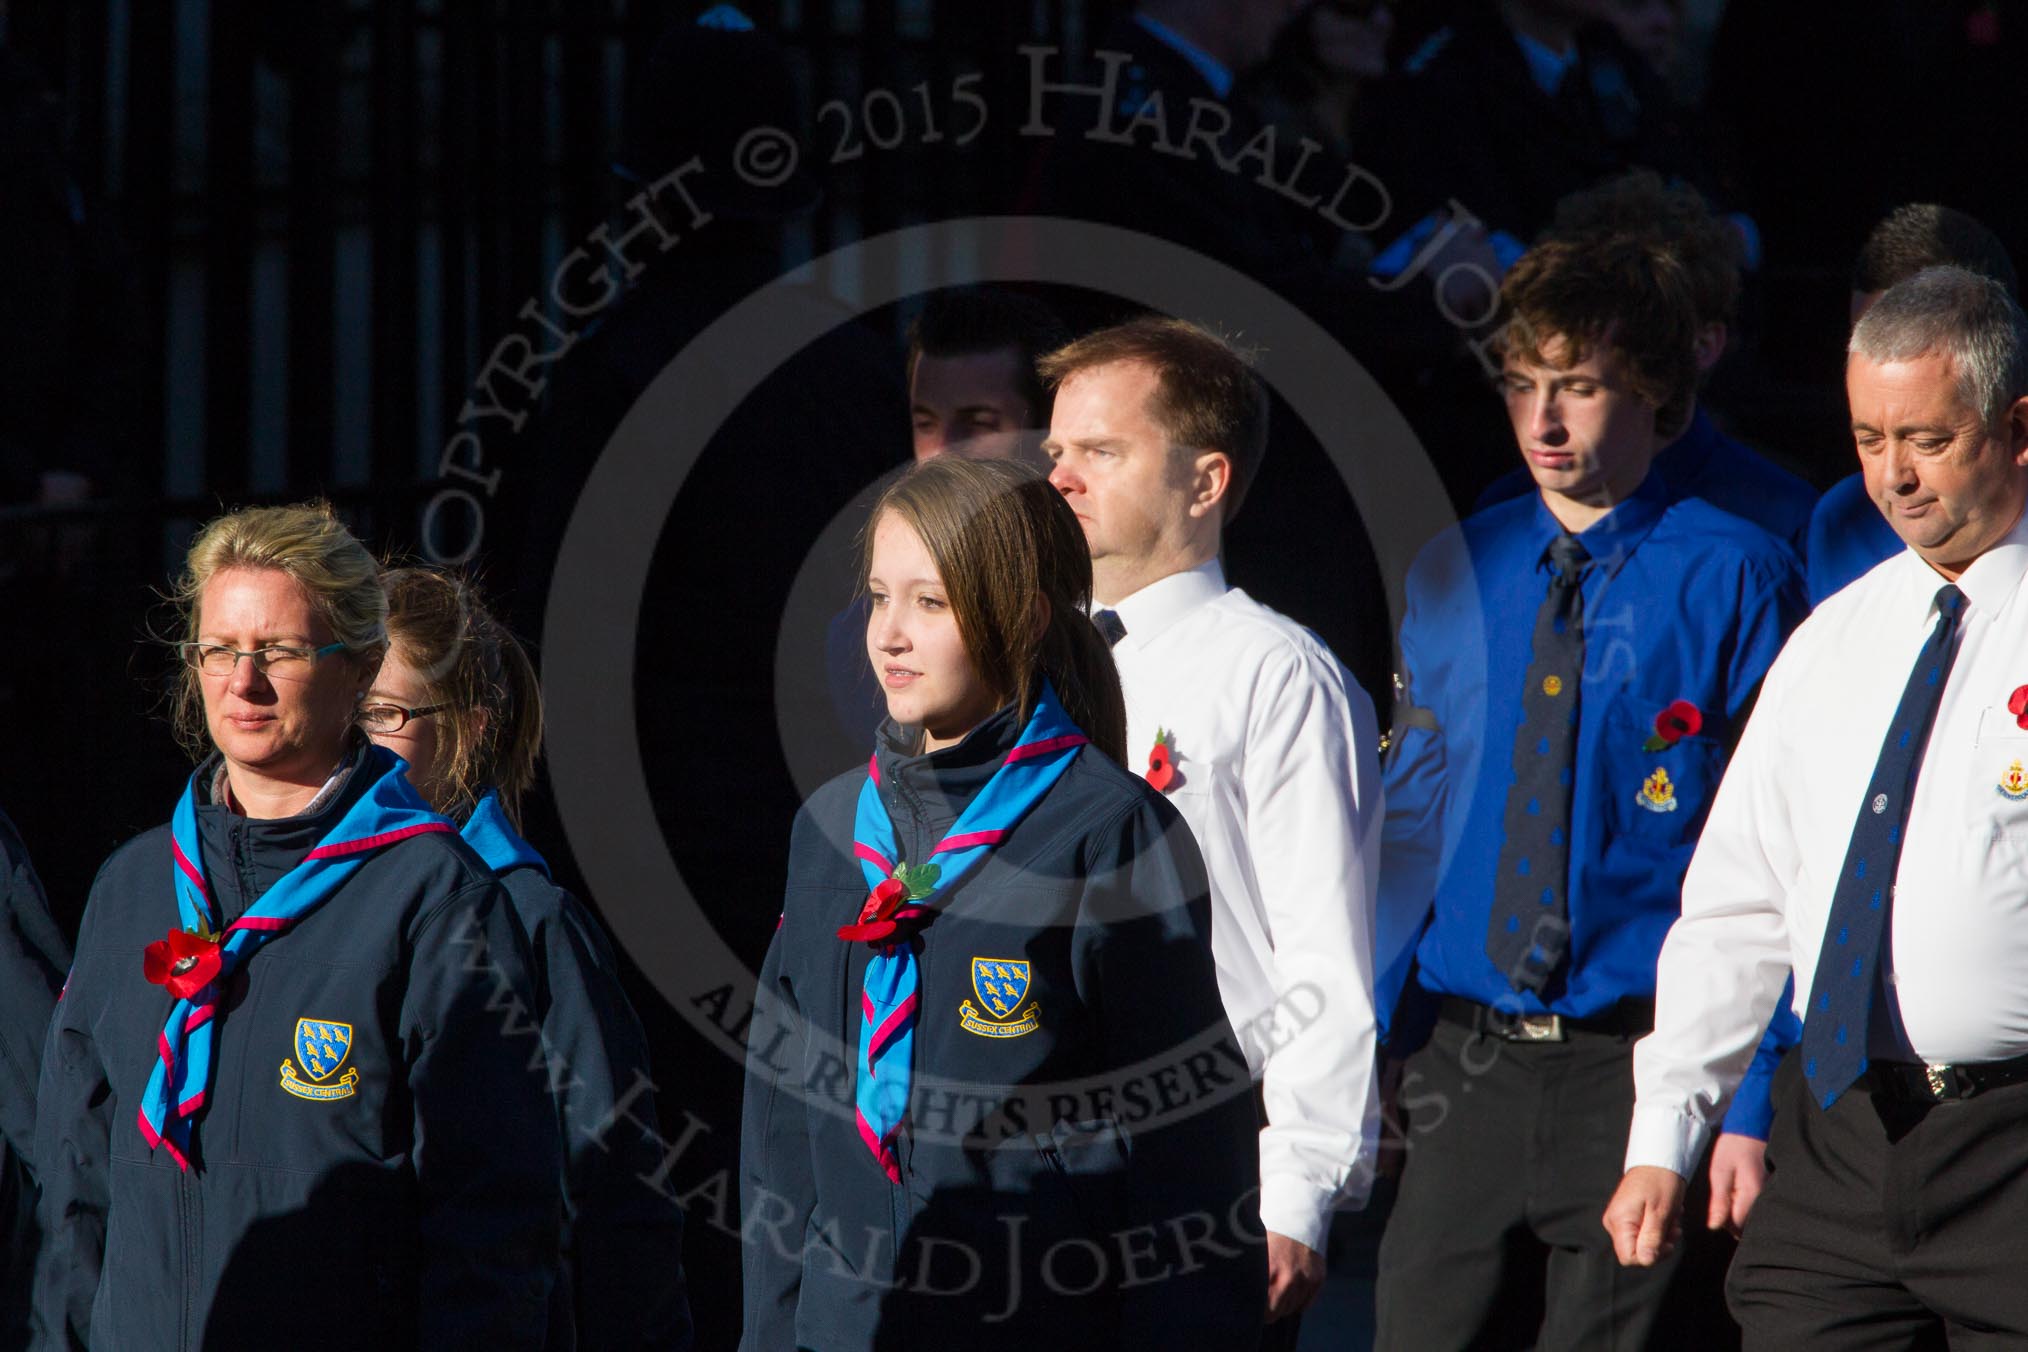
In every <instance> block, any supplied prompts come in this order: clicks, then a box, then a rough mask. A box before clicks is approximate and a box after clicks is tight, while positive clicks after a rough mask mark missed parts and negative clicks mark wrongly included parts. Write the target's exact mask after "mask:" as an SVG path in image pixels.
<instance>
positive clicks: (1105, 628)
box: [1091, 610, 1127, 648]
mask: <svg viewBox="0 0 2028 1352" xmlns="http://www.w3.org/2000/svg"><path fill="white" fill-rule="evenodd" d="M1091 622H1092V626H1093V627H1094V628H1095V629H1097V630H1098V631H1099V635H1100V637H1102V638H1104V639H1105V641H1106V646H1107V647H1108V648H1117V647H1119V645H1120V640H1121V639H1123V638H1125V637H1126V636H1127V626H1126V622H1125V621H1123V620H1122V619H1120V612H1119V611H1117V610H1101V611H1097V612H1095V613H1094V614H1093V615H1092V617H1091Z"/></svg>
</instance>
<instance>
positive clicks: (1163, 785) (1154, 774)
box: [1147, 728, 1176, 793]
mask: <svg viewBox="0 0 2028 1352" xmlns="http://www.w3.org/2000/svg"><path fill="white" fill-rule="evenodd" d="M1147 778H1148V787H1149V788H1151V789H1153V790H1154V791H1155V792H1156V793H1167V792H1168V791H1169V785H1170V784H1171V783H1173V782H1174V781H1175V779H1176V761H1175V759H1174V757H1172V756H1171V755H1170V754H1169V739H1168V737H1167V736H1165V735H1164V734H1163V732H1162V731H1161V729H1159V728H1157V729H1156V730H1155V749H1154V750H1152V751H1150V752H1149V753H1148V775H1147Z"/></svg>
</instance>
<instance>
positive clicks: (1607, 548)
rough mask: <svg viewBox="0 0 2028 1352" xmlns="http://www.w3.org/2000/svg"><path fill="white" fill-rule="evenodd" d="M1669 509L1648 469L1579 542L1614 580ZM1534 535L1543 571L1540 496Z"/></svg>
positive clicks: (1546, 536) (1545, 531)
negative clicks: (1637, 482) (1638, 484)
mask: <svg viewBox="0 0 2028 1352" xmlns="http://www.w3.org/2000/svg"><path fill="white" fill-rule="evenodd" d="M1668 509H1669V487H1668V485H1667V484H1665V483H1663V482H1662V476H1661V475H1660V474H1659V473H1658V472H1656V471H1655V470H1654V469H1652V468H1650V469H1649V470H1648V477H1647V478H1645V479H1643V480H1641V486H1640V487H1639V488H1636V489H1635V490H1634V491H1633V495H1632V496H1631V497H1628V498H1625V499H1623V500H1622V501H1621V502H1620V503H1619V504H1618V505H1616V506H1615V507H1614V508H1613V509H1612V510H1611V511H1610V512H1607V513H1606V514H1605V515H1604V516H1602V517H1600V518H1599V519H1598V520H1596V521H1594V522H1592V524H1591V525H1589V526H1587V527H1586V528H1585V529H1584V530H1582V531H1580V532H1579V533H1578V537H1577V538H1578V541H1579V543H1581V544H1582V545H1583V546H1584V548H1585V551H1586V552H1587V553H1589V554H1590V555H1591V557H1592V561H1593V562H1594V563H1596V564H1600V565H1602V566H1604V568H1605V570H1606V574H1607V576H1609V577H1613V576H1617V575H1618V574H1619V571H1620V569H1621V568H1623V567H1625V566H1626V562H1627V560H1628V559H1630V558H1632V557H1633V554H1634V551H1635V550H1636V549H1638V548H1640V545H1641V541H1643V540H1645V539H1647V538H1648V532H1649V531H1651V530H1653V529H1654V528H1655V523H1656V522H1658V521H1660V520H1661V519H1662V513H1663V512H1665V511H1667V510H1668ZM1535 534H1536V537H1537V539H1536V544H1537V546H1538V548H1537V551H1536V554H1535V561H1536V567H1538V568H1546V567H1548V566H1549V565H1548V556H1549V542H1550V541H1551V540H1554V539H1555V538H1556V537H1557V536H1559V535H1561V534H1563V525H1562V523H1561V522H1559V521H1558V520H1557V519H1556V518H1555V517H1553V516H1551V515H1550V514H1549V506H1548V504H1547V503H1545V502H1543V500H1542V494H1540V493H1537V494H1536V495H1535ZM1129 632H1131V629H1130V630H1129Z"/></svg>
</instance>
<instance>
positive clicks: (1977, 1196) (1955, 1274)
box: [1605, 267, 2028, 1349]
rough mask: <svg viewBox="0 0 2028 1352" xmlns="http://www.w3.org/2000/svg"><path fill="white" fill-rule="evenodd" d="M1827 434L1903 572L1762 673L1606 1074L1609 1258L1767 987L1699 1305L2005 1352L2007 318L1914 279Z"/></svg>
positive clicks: (1858, 353) (2012, 339)
mask: <svg viewBox="0 0 2028 1352" xmlns="http://www.w3.org/2000/svg"><path fill="white" fill-rule="evenodd" d="M1846 387H1847V393H1848V395H1849V397H1850V400H1851V410H1852V433H1853V437H1854V439H1855V441H1856V442H1857V444H1858V450H1859V462H1860V468H1861V471H1862V473H1863V474H1864V475H1865V482H1866V488H1867V492H1868V494H1869V495H1870V496H1871V497H1872V498H1873V500H1874V502H1875V503H1876V504H1877V505H1878V506H1879V507H1880V510H1881V511H1882V512H1883V513H1884V514H1885V515H1886V517H1887V520H1888V521H1889V523H1890V524H1891V525H1892V526H1893V527H1894V530H1895V533H1896V534H1897V535H1899V536H1900V537H1901V539H1902V540H1903V541H1904V542H1905V543H1906V544H1907V546H1908V548H1907V549H1906V550H1904V551H1903V552H1902V553H1901V554H1900V555H1898V556H1897V557H1895V558H1893V559H1892V560H1890V561H1888V562H1887V563H1885V564H1883V565H1881V566H1880V567H1878V568H1876V569H1874V570H1873V571H1872V572H1870V573H1868V574H1866V575H1865V576H1864V577H1862V578H1861V579H1859V580H1858V581H1857V582H1855V583H1853V584H1852V585H1851V586H1849V587H1847V588H1846V589H1845V590H1843V591H1841V592H1839V593H1838V594H1837V595H1835V596H1833V597H1831V598H1830V599H1828V600H1827V601H1825V602H1824V603H1823V604H1822V605H1821V606H1819V607H1818V608H1817V610H1816V612H1815V614H1813V615H1812V616H1811V618H1810V619H1809V620H1808V621H1807V622H1805V623H1804V625H1803V626H1802V627H1801V628H1800V629H1798V630H1797V631H1796V633H1795V636H1794V637H1793V638H1792V639H1791V640H1790V642H1789V644H1788V646H1787V647H1786V648H1785V649H1784V650H1783V651H1782V654H1781V657H1780V658H1779V659H1777V660H1776V662H1775V664H1774V667H1773V668H1772V669H1771V670H1770V671H1769V673H1768V677H1767V681H1766V684H1765V686H1764V687H1763V690H1762V693H1761V697H1760V702H1759V705H1758V707H1757V709H1756V710H1755V713H1754V715H1753V718H1752V720H1751V722H1750V723H1749V724H1748V726H1747V729H1746V733H1745V735H1744V737H1743V738H1742V739H1741V742H1740V745H1739V750H1738V751H1737V752H1736V753H1735V754H1734V756H1733V758H1732V764H1731V767H1730V769H1729V770H1728V771H1727V774H1726V777H1725V782H1724V786H1723V787H1722V788H1721V789H1720V790H1719V793H1718V797H1717V801H1716V802H1715V803H1714V804H1713V807H1712V811H1711V818H1710V821H1709V822H1708V823H1707V824H1706V826H1705V828H1704V834H1703V836H1702V837H1701V838H1700V839H1699V842H1698V846H1697V852H1696V855H1695V858H1694V859H1693V861H1692V863H1691V865H1690V872H1689V875H1688V876H1687V878H1686V879H1685V880H1684V884H1683V915H1682V918H1681V919H1680V920H1678V921H1677V922H1676V924H1675V926H1674V928H1673V929H1672V930H1671V931H1670V934H1669V937H1668V940H1667V942H1666V943H1665V944H1664V945H1663V948H1662V957H1661V965H1660V973H1659V987H1658V993H1657V1000H1656V1011H1655V1031H1654V1033H1653V1034H1652V1035H1651V1036H1649V1037H1648V1038H1646V1039H1644V1040H1643V1041H1642V1042H1641V1044H1640V1045H1639V1047H1637V1048H1636V1050H1635V1052H1634V1074H1635V1086H1636V1094H1637V1099H1636V1105H1635V1109H1634V1120H1633V1128H1632V1132H1631V1137H1630V1140H1629V1143H1628V1148H1627V1160H1626V1162H1627V1173H1626V1176H1625V1178H1624V1179H1623V1180H1622V1181H1621V1184H1620V1188H1619V1191H1618V1192H1617V1193H1616V1194H1615V1196H1614V1198H1613V1201H1612V1204H1611V1205H1610V1206H1609V1207H1608V1208H1607V1210H1606V1214H1605V1226H1606V1229H1607V1230H1608V1231H1609V1232H1611V1234H1612V1237H1613V1244H1614V1248H1615V1250H1616V1251H1617V1253H1618V1255H1619V1258H1620V1261H1621V1262H1623V1263H1627V1264H1632V1265H1648V1264H1652V1263H1654V1262H1655V1261H1656V1260H1657V1258H1658V1257H1659V1256H1660V1255H1662V1254H1665V1253H1666V1252H1668V1250H1669V1249H1670V1247H1671V1246H1672V1245H1673V1243H1674V1242H1675V1237H1676V1234H1677V1230H1678V1225H1679V1218H1680V1211H1681V1205H1682V1197H1683V1191H1684V1181H1683V1180H1684V1178H1685V1177H1687V1176H1688V1175H1689V1173H1690V1171H1691V1169H1692V1168H1694V1167H1695V1165H1696V1162H1697V1159H1698V1156H1699V1153H1700V1152H1701V1151H1702V1149H1703V1146H1704V1141H1705V1139H1706V1137H1707V1136H1708V1135H1709V1133H1710V1131H1711V1126H1712V1123H1714V1122H1715V1121H1716V1120H1717V1118H1718V1115H1719V1114H1720V1112H1722V1111H1723V1109H1724V1106H1725V1101H1726V1098H1727V1096H1728V1095H1729V1094H1730V1093H1731V1090H1732V1087H1733V1086H1734V1085H1735V1084H1736V1083H1737V1082H1738V1080H1739V1077H1740V1073H1741V1072H1742V1071H1743V1070H1744V1069H1745V1067H1746V1064H1747V1062H1748V1060H1749V1058H1750V1057H1751V1056H1752V1055H1753V1051H1754V1046H1755V1043H1756V1042H1757V1040H1758V1038H1759V1036H1760V1030H1761V1029H1762V1028H1763V1027H1765V1026H1766V1024H1767V1020H1768V1015H1769V1013H1770V1012H1771V1011H1772V1009H1773V1007H1774V1004H1775V1001H1776V999H1777V997H1778V995H1779V993H1780V991H1781V989H1782V982H1783V978H1784V977H1785V976H1786V974H1787V973H1788V971H1789V970H1790V968H1791V967H1793V968H1794V971H1795V974H1796V995H1795V1008H1796V1012H1797V1013H1798V1014H1799V1015H1800V1016H1802V1017H1803V1020H1804V1023H1803V1041H1802V1046H1801V1048H1800V1049H1799V1051H1798V1053H1797V1054H1796V1055H1793V1056H1791V1057H1789V1059H1788V1060H1787V1062H1786V1063H1785V1064H1784V1065H1783V1067H1782V1070H1781V1071H1780V1073H1778V1074H1777V1076H1776V1080H1775V1122H1774V1130H1773V1134H1772V1136H1771V1137H1770V1140H1769V1144H1768V1160H1769V1164H1770V1166H1771V1173H1770V1176H1769V1182H1768V1186H1767V1190H1766V1191H1765V1192H1764V1193H1763V1194H1762V1195H1761V1198H1760V1202H1759V1206H1758V1208H1757V1209H1756V1210H1755V1212H1754V1214H1753V1219H1752V1222H1751V1223H1750V1224H1749V1225H1748V1226H1747V1228H1746V1233H1745V1236H1744V1238H1743V1239H1742V1240H1741V1243H1740V1247H1739V1253H1738V1256H1737V1258H1736V1259H1735V1260H1734V1263H1733V1267H1732V1273H1731V1277H1730V1279H1729V1281H1728V1283H1727V1296H1728V1300H1729V1302H1730V1304H1731V1307H1732V1312H1733V1314H1734V1316H1735V1317H1736V1318H1737V1319H1738V1320H1739V1321H1740V1324H1741V1325H1742V1326H1743V1327H1744V1329H1745V1331H1746V1346H1747V1347H1748V1348H1749V1349H1751V1348H1774V1347H1782V1348H1788V1347H1795V1346H1801V1347H1808V1348H1811V1349H1818V1348H1832V1349H1838V1348H1862V1347H1863V1348H1875V1347H1903V1346H1910V1345H1914V1344H1917V1343H1924V1342H1926V1341H1927V1340H1928V1339H1930V1338H1933V1337H1936V1336H1938V1335H1944V1336H1948V1337H1949V1338H1950V1340H1951V1342H1952V1344H1953V1345H1957V1343H1958V1341H1959V1338H1960V1337H1961V1336H1966V1337H1969V1336H1973V1335H1974V1334H1975V1333H1983V1334H1984V1335H1985V1336H1986V1337H1988V1338H1991V1339H1993V1340H1995V1342H1996V1345H2006V1346H2021V1345H2023V1342H2024V1340H2028V1281H2023V1280H2022V1275H2023V1269H2022V1262H2021V1251H2020V1233H2021V1217H2022V1216H2023V1215H2024V1214H2028V769H2024V762H2028V684H2023V682H2024V680H2028V519H2024V515H2023V507H2024V504H2028V318H2024V316H2023V314H2022V312H2021V309H2020V307H2019V306H2018V305H2017V304H2016V303H2015V301H2014V300H2013V298H2012V297H2011V296H2010V295H2009V294H2008V293H2007V290H2006V288H2005V287H2003V286H2001V285H2000V284H1999V283H1997V282H1994V281H1992V280H1989V279H1987V278H1984V277H1980V276H1978V275H1977V274H1975V273H1972V272H1969V271H1966V270H1964V269H1962V268H1955V267H1940V268H1930V269H1927V270H1925V271H1923V272H1920V273H1917V274H1916V275H1915V276H1914V277H1911V278H1909V279H1908V280H1906V281H1904V282H1901V283H1899V284H1897V285H1895V286H1894V287H1892V288H1890V289H1889V290H1888V291H1887V293H1886V294H1885V295H1884V296H1882V297H1881V299H1880V301H1879V302H1878V303H1877V304H1876V305H1875V306H1873V308H1872V309H1871V310H1869V311H1868V312H1867V314H1866V316H1865V318H1864V319H1862V320H1861V321H1860V323H1859V325H1858V327H1857V328H1855V329H1854V330H1853V333H1852V339H1851V344H1850V356H1849V359H1848V362H1847V366H1846Z"/></svg>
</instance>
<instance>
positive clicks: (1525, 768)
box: [1486, 534, 1591, 992]
mask: <svg viewBox="0 0 2028 1352" xmlns="http://www.w3.org/2000/svg"><path fill="white" fill-rule="evenodd" d="M1547 552H1548V556H1549V562H1550V564H1551V566H1552V567H1553V568H1554V569H1555V575H1554V576H1553V577H1551V578H1550V581H1549V595H1548V596H1546V597H1544V598H1543V601H1542V607H1541V609H1540V610H1538V611H1537V612H1536V613H1535V644H1534V647H1533V648H1532V649H1531V650H1530V653H1529V658H1528V678H1527V685H1526V687H1525V688H1524V689H1523V690H1522V692H1521V726H1520V728H1519V729H1518V730H1517V731H1516V732H1515V734H1514V785H1513V787H1512V788H1510V789H1509V790H1508V791H1507V812H1506V817H1505V819H1504V821H1503V823H1502V827H1503V833H1502V838H1501V843H1500V872H1499V875H1498V876H1497V877H1496V878H1495V880H1494V883H1493V915H1492V919H1491V920H1490V921H1489V922H1488V924H1487V927H1486V956H1488V957H1490V958H1491V959H1492V960H1493V965H1494V966H1495V967H1498V968H1499V969H1500V974H1501V975H1502V976H1504V977H1506V978H1507V982H1508V984H1509V985H1511V986H1513V988H1514V989H1515V990H1517V991H1522V990H1527V991H1537V992H1540V991H1541V990H1542V988H1543V987H1545V986H1547V985H1548V984H1549V978H1550V977H1551V976H1552V975H1554V974H1555V972H1556V969H1557V968H1558V967H1559V966H1561V965H1562V963H1563V958H1564V955H1565V954H1566V953H1567V952H1568V951H1569V950H1570V895H1569V892H1570V797H1571V783H1572V781H1573V778H1574V769H1573V767H1574V766H1575V764H1576V761H1577V696H1578V687H1579V686H1580V685H1581V684H1582V683H1583V677H1584V590H1583V588H1582V586H1580V583H1582V582H1583V580H1584V568H1585V565H1586V564H1587V563H1589V562H1590V561H1591V555H1590V553H1588V552H1587V551H1586V550H1585V547H1584V546H1583V545H1581V544H1579V543H1578V540H1577V537H1576V536H1574V535H1567V534H1566V535H1559V536H1557V537H1556V538H1555V539H1554V540H1552V541H1550V543H1549V549H1548V551H1547Z"/></svg>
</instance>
